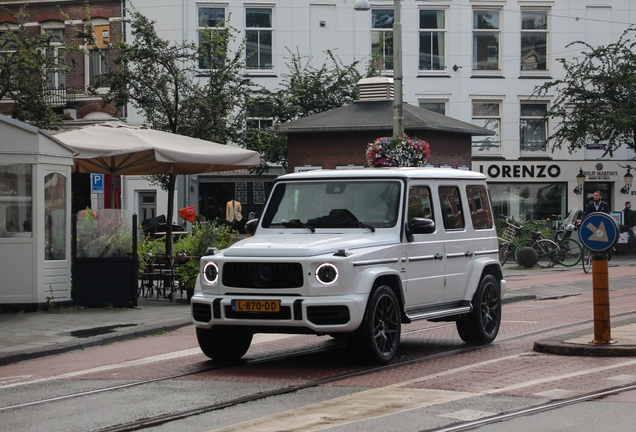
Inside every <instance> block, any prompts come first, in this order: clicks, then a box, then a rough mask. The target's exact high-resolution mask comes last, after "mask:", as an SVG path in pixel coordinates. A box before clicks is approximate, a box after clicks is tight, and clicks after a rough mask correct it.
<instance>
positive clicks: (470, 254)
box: [465, 251, 475, 258]
mask: <svg viewBox="0 0 636 432" xmlns="http://www.w3.org/2000/svg"><path fill="white" fill-rule="evenodd" d="M465 255H466V258H468V257H471V256H473V255H475V253H474V252H471V251H466V254H465Z"/></svg>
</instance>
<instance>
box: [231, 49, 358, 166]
mask: <svg viewBox="0 0 636 432" xmlns="http://www.w3.org/2000/svg"><path fill="white" fill-rule="evenodd" d="M288 52H289V57H287V68H288V70H289V72H286V73H283V74H282V75H281V76H282V80H281V85H282V86H281V87H280V88H279V89H277V90H275V91H272V92H269V91H266V90H261V91H260V92H256V93H254V94H253V95H252V97H251V98H250V99H249V100H248V107H249V112H250V114H251V115H253V116H254V114H258V117H263V118H272V119H273V120H274V127H273V128H272V129H265V130H263V129H260V130H259V129H254V128H249V127H248V128H247V130H246V131H245V133H244V134H243V139H242V142H243V144H244V146H245V147H247V148H249V149H251V150H255V151H258V152H259V153H260V154H261V165H260V166H258V167H257V169H256V172H258V173H261V172H265V171H267V168H268V164H271V163H273V164H280V165H282V166H283V167H285V168H286V167H287V136H286V134H285V132H284V123H285V122H288V121H292V120H297V119H299V118H303V117H307V116H310V115H313V114H318V113H321V112H325V111H329V110H332V109H334V108H338V107H341V106H343V105H347V104H350V103H353V101H354V100H355V99H356V97H357V94H358V89H357V87H356V83H357V82H358V81H359V80H360V78H361V77H362V75H361V74H360V73H359V72H358V67H359V65H360V61H357V60H356V61H354V62H353V63H351V64H349V65H345V64H343V62H342V61H341V60H340V58H339V57H337V56H336V55H335V54H334V53H333V51H327V52H326V54H327V59H326V60H325V61H324V62H323V64H322V65H321V66H320V67H319V68H315V67H312V66H311V65H310V61H311V58H310V57H307V56H302V55H300V54H299V53H293V52H291V51H289V49H288Z"/></svg>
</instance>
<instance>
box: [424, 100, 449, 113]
mask: <svg viewBox="0 0 636 432" xmlns="http://www.w3.org/2000/svg"><path fill="white" fill-rule="evenodd" d="M419 106H420V108H424V109H427V110H429V111H433V112H436V113H438V114H442V115H446V102H445V101H444V102H437V101H420V102H419Z"/></svg>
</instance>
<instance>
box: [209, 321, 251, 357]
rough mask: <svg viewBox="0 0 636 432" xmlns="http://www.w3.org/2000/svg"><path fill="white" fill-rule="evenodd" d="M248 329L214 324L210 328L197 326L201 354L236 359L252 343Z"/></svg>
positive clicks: (241, 355) (243, 353) (242, 354)
mask: <svg viewBox="0 0 636 432" xmlns="http://www.w3.org/2000/svg"><path fill="white" fill-rule="evenodd" d="M252 336H253V334H252V333H251V332H249V331H246V330H242V329H236V328H227V327H223V326H216V327H212V328H210V329H203V328H198V327H197V341H198V342H199V347H201V351H203V354H205V355H206V356H208V357H210V358H211V359H213V360H238V359H240V358H241V357H243V356H244V355H245V353H246V352H247V350H248V349H249V348H250V344H251V343H252Z"/></svg>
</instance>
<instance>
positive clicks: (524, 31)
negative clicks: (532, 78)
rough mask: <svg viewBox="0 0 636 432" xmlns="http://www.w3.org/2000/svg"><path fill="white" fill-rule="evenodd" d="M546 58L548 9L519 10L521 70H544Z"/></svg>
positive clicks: (545, 68) (546, 68)
mask: <svg viewBox="0 0 636 432" xmlns="http://www.w3.org/2000/svg"><path fill="white" fill-rule="evenodd" d="M547 58H548V11H547V10H524V11H521V70H522V71H537V70H538V71H546V70H548V67H547Z"/></svg>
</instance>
